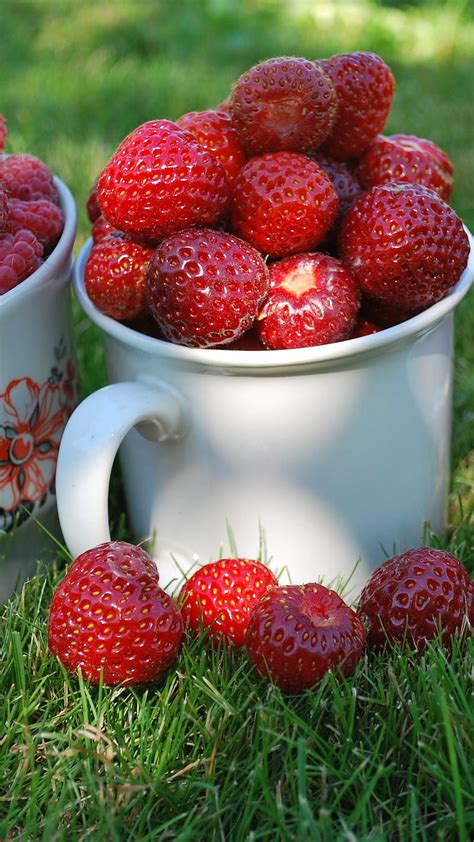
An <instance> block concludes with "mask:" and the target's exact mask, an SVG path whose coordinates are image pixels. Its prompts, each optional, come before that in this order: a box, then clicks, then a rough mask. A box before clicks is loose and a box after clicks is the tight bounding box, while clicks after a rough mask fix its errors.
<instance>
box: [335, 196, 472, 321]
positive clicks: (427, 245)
mask: <svg viewBox="0 0 474 842" xmlns="http://www.w3.org/2000/svg"><path fill="white" fill-rule="evenodd" d="M339 254H340V257H341V260H342V262H343V263H344V264H345V265H346V266H347V268H348V269H349V271H350V272H351V273H352V274H353V276H354V278H355V279H356V281H357V282H358V283H359V285H360V287H361V289H362V290H363V292H365V293H366V295H367V296H368V297H369V299H373V300H374V301H375V302H377V303H378V304H381V305H383V306H384V307H388V308H391V309H392V310H395V311H400V312H401V313H402V314H403V317H404V318H408V317H409V315H410V313H416V312H418V311H420V310H423V309H424V308H426V307H429V306H430V305H431V304H434V303H435V302H436V301H439V299H441V298H442V297H443V296H444V295H445V294H446V293H447V292H448V290H449V289H451V287H452V286H454V284H455V283H456V282H457V281H458V280H459V277H460V275H461V273H462V271H463V270H464V268H465V266H466V263H467V258H468V255H469V240H468V237H467V234H466V232H465V231H464V228H463V224H462V222H461V220H460V219H459V217H458V216H457V215H456V214H455V212H454V211H453V210H452V209H451V208H450V207H449V205H447V204H446V203H445V202H443V200H442V199H440V197H439V196H438V195H437V194H436V193H433V191H432V190H428V188H426V187H423V186H421V185H419V184H398V183H394V182H389V183H388V184H383V185H379V186H378V187H373V188H372V190H370V191H369V192H368V193H365V194H363V195H362V196H361V197H360V198H359V199H358V200H357V201H356V203H355V205H354V206H353V207H352V209H351V210H350V211H349V213H348V214H347V216H346V217H345V218H344V219H343V221H342V226H341V231H340V236H339Z"/></svg>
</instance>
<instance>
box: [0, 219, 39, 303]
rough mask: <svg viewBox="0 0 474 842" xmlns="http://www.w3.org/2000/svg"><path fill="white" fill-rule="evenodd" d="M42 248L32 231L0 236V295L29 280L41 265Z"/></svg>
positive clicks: (21, 230)
mask: <svg viewBox="0 0 474 842" xmlns="http://www.w3.org/2000/svg"><path fill="white" fill-rule="evenodd" d="M42 255H43V246H42V245H41V243H39V242H38V240H37V239H36V237H35V235H34V234H33V233H32V231H27V230H26V229H20V230H19V231H17V232H16V233H15V234H0V295H3V293H5V292H9V291H10V290H11V289H13V288H14V287H16V286H18V284H19V283H21V281H24V280H25V279H26V278H29V277H30V275H32V274H33V272H35V271H36V269H38V268H39V267H40V266H41V264H42V262H43V261H42Z"/></svg>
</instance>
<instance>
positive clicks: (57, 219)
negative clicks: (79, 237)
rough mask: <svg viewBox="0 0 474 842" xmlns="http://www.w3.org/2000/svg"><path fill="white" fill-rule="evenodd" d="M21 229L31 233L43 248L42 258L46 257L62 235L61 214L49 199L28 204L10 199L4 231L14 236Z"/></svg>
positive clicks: (62, 222)
mask: <svg viewBox="0 0 474 842" xmlns="http://www.w3.org/2000/svg"><path fill="white" fill-rule="evenodd" d="M22 228H23V229H25V228H26V229H27V230H28V231H32V232H33V234H34V235H35V237H36V239H37V240H38V242H39V243H41V245H42V246H43V256H44V257H46V256H47V255H48V254H50V253H51V252H52V250H53V248H54V246H55V245H56V243H57V242H58V240H59V238H60V236H61V234H62V231H63V228H64V219H63V215H62V212H61V210H60V208H59V207H58V206H57V205H55V204H54V202H51V201H50V200H49V199H33V200H31V201H30V202H23V201H22V200H21V199H10V202H9V204H8V217H7V222H6V226H5V230H6V231H8V233H9V234H15V233H16V232H17V231H19V230H20V229H22Z"/></svg>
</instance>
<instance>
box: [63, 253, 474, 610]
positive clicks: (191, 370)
mask: <svg viewBox="0 0 474 842" xmlns="http://www.w3.org/2000/svg"><path fill="white" fill-rule="evenodd" d="M89 248H90V244H89V245H87V246H86V247H85V248H84V249H83V250H82V252H81V254H80V256H79V258H78V260H77V263H76V266H75V271H74V286H75V291H76V294H77V296H78V299H79V302H80V304H81V305H82V307H83V308H84V310H85V312H86V313H87V314H88V315H89V316H90V318H91V319H92V320H93V321H94V322H95V323H96V324H97V325H99V326H100V327H101V329H102V330H103V331H104V333H105V338H106V351H107V362H108V372H109V381H110V384H111V385H109V386H107V387H105V388H104V389H102V390H100V391H98V392H97V393H95V394H93V395H91V396H90V397H88V398H87V399H86V400H85V401H84V402H83V403H82V404H81V405H80V406H79V407H78V408H77V410H76V411H75V412H74V414H73V416H72V418H71V419H70V421H69V423H68V425H67V428H66V431H65V435H64V438H63V441H62V444H61V448H60V455H59V463H58V474H57V490H58V509H59V516H60V520H61V525H62V529H63V533H64V537H65V540H66V542H67V544H68V546H69V549H70V550H71V552H72V553H73V554H75V555H76V554H78V553H80V552H82V551H83V550H85V549H86V548H88V547H90V546H93V545H95V544H97V543H100V542H101V541H105V540H108V539H109V526H108V511H107V497H108V485H109V476H110V469H111V466H112V463H113V460H114V458H115V454H116V452H117V450H118V448H119V445H121V447H120V460H121V466H122V472H123V478H124V484H125V491H126V495H127V501H128V509H129V514H130V518H131V523H132V527H133V529H134V531H135V534H136V536H137V538H139V539H141V538H144V537H148V536H152V537H153V538H154V548H155V556H156V559H157V563H158V567H159V569H160V571H161V581H162V583H163V584H164V585H167V584H168V585H169V587H170V589H172V588H173V584H171V583H174V585H176V583H177V582H178V580H179V579H180V578H181V577H182V575H183V573H185V572H186V571H187V570H189V569H190V567H191V566H193V565H196V564H201V563H205V562H207V561H209V560H210V559H214V558H216V556H217V555H218V553H219V551H220V546H221V544H224V547H225V548H226V524H229V525H230V527H231V529H232V532H233V534H234V536H235V540H236V544H237V550H238V553H239V554H240V555H241V556H250V557H252V556H253V557H255V554H256V553H257V552H258V549H259V535H260V530H264V535H265V541H266V546H267V550H268V553H269V555H270V556H271V564H272V566H273V568H274V569H275V570H276V571H277V572H280V571H282V580H286V581H287V580H288V579H290V580H292V581H293V582H307V581H314V580H317V579H319V578H320V577H323V578H324V581H325V582H326V583H329V582H335V580H338V579H339V580H340V579H341V578H344V579H345V578H348V577H349V576H350V575H351V572H352V571H353V568H354V565H355V564H356V562H357V561H358V562H359V563H358V566H357V569H356V571H355V573H354V574H353V576H352V579H351V588H352V593H353V594H354V595H355V594H356V593H357V592H358V590H360V587H361V585H362V584H363V583H364V582H365V580H366V579H367V576H368V575H369V573H370V571H371V570H372V569H373V568H374V567H375V566H377V565H378V564H379V563H380V562H381V561H382V560H383V559H384V557H385V554H389V555H390V554H392V553H393V552H394V551H395V550H397V551H401V550H403V549H404V548H406V547H408V546H416V545H419V544H420V543H421V541H422V533H423V528H424V524H425V523H429V524H430V525H431V527H432V528H433V529H434V530H436V531H438V532H442V531H443V529H444V528H445V525H446V506H447V495H448V484H449V467H450V436H451V405H452V362H453V335H452V334H453V310H454V308H455V306H456V305H457V304H458V302H459V301H460V300H461V299H462V298H463V296H464V295H465V294H466V293H467V291H468V289H469V286H470V284H471V281H472V277H473V269H474V258H473V256H472V252H471V259H470V262H469V266H468V268H467V269H466V271H465V272H464V274H463V276H462V278H461V279H460V281H459V283H458V284H457V285H456V287H455V288H454V289H453V291H452V292H451V293H450V295H449V296H448V297H447V298H445V299H444V300H443V301H440V302H438V303H437V304H436V305H434V306H433V307H431V308H430V309H429V310H427V311H425V312H424V313H421V314H420V315H419V316H417V317H415V318H413V319H410V320H409V321H407V322H405V323H403V324H401V325H397V326H395V327H393V328H390V329H387V330H385V331H383V332H380V333H378V334H373V335H371V336H365V337H361V338H358V339H353V340H348V341H345V342H339V343H335V344H332V345H326V346H321V347H316V348H304V349H298V350H294V351H232V350H225V349H193V348H185V347H182V346H176V345H172V344H170V343H167V342H163V341H160V340H157V339H153V338H151V337H147V336H144V335H141V334H139V333H137V332H135V331H133V330H130V329H129V328H127V327H125V326H124V325H122V324H120V323H118V322H115V321H113V320H111V319H109V318H108V317H106V316H103V315H102V314H100V313H98V312H97V311H96V310H95V308H94V307H93V305H92V303H91V302H90V300H89V299H88V297H87V294H86V292H85V289H84V284H83V273H84V266H85V262H86V260H87V255H88V252H89ZM227 549H228V547H227Z"/></svg>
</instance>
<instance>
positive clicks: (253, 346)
mask: <svg viewBox="0 0 474 842" xmlns="http://www.w3.org/2000/svg"><path fill="white" fill-rule="evenodd" d="M224 347H225V350H226V351H265V350H266V348H265V345H264V344H263V342H262V340H261V339H260V337H259V335H258V332H257V330H256V328H255V322H254V324H253V326H252V327H251V328H250V330H247V332H246V333H243V334H242V336H239V338H238V339H235V340H234V342H229V344H228V345H225V346H224Z"/></svg>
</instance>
